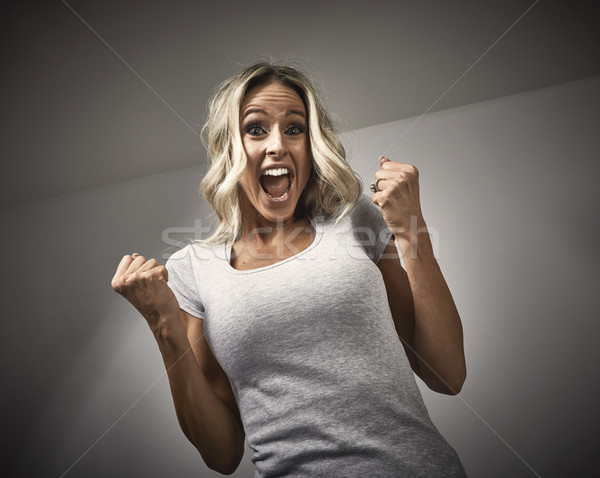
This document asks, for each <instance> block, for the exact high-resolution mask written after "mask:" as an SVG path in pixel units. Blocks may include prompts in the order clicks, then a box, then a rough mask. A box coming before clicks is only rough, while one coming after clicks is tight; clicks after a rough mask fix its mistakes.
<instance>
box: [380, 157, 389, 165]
mask: <svg viewBox="0 0 600 478" xmlns="http://www.w3.org/2000/svg"><path fill="white" fill-rule="evenodd" d="M388 161H391V160H390V159H389V158H386V157H385V156H379V164H380V165H381V166H383V163H387V162H388Z"/></svg>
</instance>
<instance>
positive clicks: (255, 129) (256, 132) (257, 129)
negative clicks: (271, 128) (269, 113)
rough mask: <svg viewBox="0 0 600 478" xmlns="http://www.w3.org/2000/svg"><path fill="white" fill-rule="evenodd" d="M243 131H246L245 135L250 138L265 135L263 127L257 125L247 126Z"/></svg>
mask: <svg viewBox="0 0 600 478" xmlns="http://www.w3.org/2000/svg"><path fill="white" fill-rule="evenodd" d="M244 129H245V130H246V133H248V134H249V135H251V136H260V135H261V134H264V133H266V131H265V130H264V129H263V127H262V126H261V125H259V124H258V123H252V124H249V125H248V126H246V127H245V128H244Z"/></svg>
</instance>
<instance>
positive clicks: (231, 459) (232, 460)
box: [201, 441, 244, 475]
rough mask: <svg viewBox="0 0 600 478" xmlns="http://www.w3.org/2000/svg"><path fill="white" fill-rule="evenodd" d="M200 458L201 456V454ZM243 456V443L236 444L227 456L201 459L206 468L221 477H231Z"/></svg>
mask: <svg viewBox="0 0 600 478" xmlns="http://www.w3.org/2000/svg"><path fill="white" fill-rule="evenodd" d="M201 456H202V454H201ZM243 456H244V442H243V441H242V442H241V443H237V444H236V446H235V450H233V451H232V453H227V456H223V455H219V456H214V457H210V458H209V457H204V456H203V457H202V458H203V460H204V463H205V464H206V466H207V467H208V468H210V469H211V470H213V471H216V472H217V473H221V474H222V475H232V474H233V473H234V472H235V470H237V468H238V466H240V463H241V462H242V458H243Z"/></svg>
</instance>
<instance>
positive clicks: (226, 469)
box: [204, 457, 242, 475]
mask: <svg viewBox="0 0 600 478" xmlns="http://www.w3.org/2000/svg"><path fill="white" fill-rule="evenodd" d="M241 461H242V460H241V457H240V459H239V460H231V461H227V462H225V461H223V460H220V461H219V462H216V461H215V462H212V461H209V460H204V463H206V466H207V467H208V468H210V469H211V470H213V471H216V472H217V473H221V474H222V475H232V474H233V473H234V472H235V470H237V468H238V466H239V465H240V462H241Z"/></svg>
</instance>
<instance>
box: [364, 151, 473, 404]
mask: <svg viewBox="0 0 600 478" xmlns="http://www.w3.org/2000/svg"><path fill="white" fill-rule="evenodd" d="M380 161H381V169H380V170H379V171H377V173H375V177H376V178H377V179H378V180H379V181H378V183H377V186H378V190H377V191H376V192H375V193H374V194H373V195H372V200H373V202H375V203H376V204H378V205H379V207H380V208H381V211H382V213H383V217H384V219H385V221H386V223H387V225H388V227H389V229H390V230H391V231H392V233H393V234H394V236H395V238H396V241H397V243H398V247H399V249H400V252H401V254H402V257H403V258H404V264H405V266H406V271H405V270H404V269H403V268H402V266H401V265H400V260H399V258H398V254H397V252H396V248H395V246H394V243H393V241H392V242H390V244H389V245H388V246H387V249H386V254H385V257H386V258H383V259H382V260H380V262H379V264H378V265H379V269H380V270H381V273H382V275H383V278H384V281H385V284H386V288H387V292H388V298H389V302H390V308H391V310H392V315H393V317H394V323H395V324H396V330H397V331H398V334H399V336H400V338H401V339H402V340H403V343H404V346H405V350H407V355H408V358H409V360H410V361H411V366H412V367H413V370H414V371H415V373H417V374H418V375H419V376H420V377H421V378H422V379H423V381H424V382H425V383H426V384H427V385H428V386H429V387H430V388H431V389H432V390H435V391H438V392H441V393H447V394H456V393H458V392H459V391H460V389H461V388H462V385H463V383H464V381H465V378H466V373H467V372H466V364H465V356H464V348H463V332H462V324H461V320H460V316H459V314H458V311H457V309H456V306H455V304H454V300H453V299H452V295H451V294H450V290H449V289H448V286H447V284H446V281H445V279H444V277H443V275H442V272H441V270H440V267H439V265H438V262H437V260H436V258H435V256H434V254H433V247H432V245H431V240H430V237H429V234H427V227H426V224H425V220H424V219H423V215H422V213H421V204H420V198H419V180H418V179H419V175H418V171H417V169H416V168H415V167H414V166H412V165H410V164H404V163H399V162H392V161H390V160H389V159H387V158H383V157H382V158H381V159H380Z"/></svg>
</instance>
